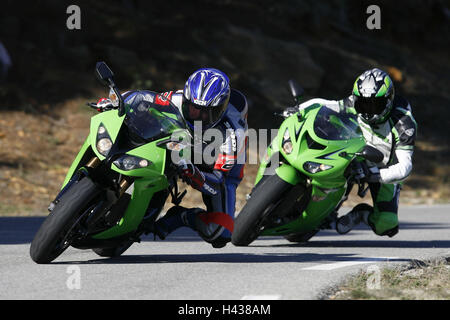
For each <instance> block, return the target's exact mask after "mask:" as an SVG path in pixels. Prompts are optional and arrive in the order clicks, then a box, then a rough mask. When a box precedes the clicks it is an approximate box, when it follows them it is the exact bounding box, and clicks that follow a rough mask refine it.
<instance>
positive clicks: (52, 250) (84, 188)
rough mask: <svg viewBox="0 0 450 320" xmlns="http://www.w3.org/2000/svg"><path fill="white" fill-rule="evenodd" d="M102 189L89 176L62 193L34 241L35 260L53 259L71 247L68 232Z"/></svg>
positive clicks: (31, 248) (32, 247) (32, 253)
mask: <svg viewBox="0 0 450 320" xmlns="http://www.w3.org/2000/svg"><path fill="white" fill-rule="evenodd" d="M99 192H100V190H99V189H98V188H97V186H96V185H95V183H94V182H92V181H91V179H89V178H87V177H86V178H83V179H81V180H80V181H78V182H76V183H75V184H74V185H73V186H72V187H70V189H69V190H67V191H66V192H65V193H64V194H63V195H62V197H61V198H60V200H59V202H58V204H57V205H56V206H55V208H54V209H53V211H52V212H51V213H50V214H49V215H48V216H47V218H46V219H45V220H44V222H43V223H42V225H41V227H40V228H39V230H38V232H37V233H36V235H35V236H34V239H33V241H32V242H31V246H30V256H31V259H33V261H34V262H36V263H40V264H41V263H50V262H51V261H53V260H54V259H56V258H57V257H58V256H59V255H60V254H61V253H63V252H64V250H65V249H67V247H68V245H67V243H66V241H65V240H67V239H66V237H67V235H68V234H69V233H70V231H71V230H72V228H73V227H74V225H76V224H77V222H78V220H79V218H80V216H81V215H82V214H83V212H84V211H86V210H87V209H88V208H89V206H90V205H91V204H92V200H94V198H95V197H96V196H97V195H98V194H99ZM69 245H70V243H69Z"/></svg>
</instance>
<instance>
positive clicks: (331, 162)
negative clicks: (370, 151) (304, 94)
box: [255, 104, 365, 236]
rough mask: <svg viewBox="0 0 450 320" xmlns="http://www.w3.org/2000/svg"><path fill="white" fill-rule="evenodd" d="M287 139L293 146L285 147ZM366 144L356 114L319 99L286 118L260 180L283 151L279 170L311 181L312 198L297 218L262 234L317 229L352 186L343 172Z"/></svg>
mask: <svg viewBox="0 0 450 320" xmlns="http://www.w3.org/2000/svg"><path fill="white" fill-rule="evenodd" d="M286 143H290V144H292V146H289V148H286V145H285V144H286ZM364 146H365V141H364V138H363V136H362V133H361V130H360V129H359V126H358V123H357V121H356V118H355V117H354V116H353V115H349V114H346V115H345V114H339V113H337V112H334V111H331V110H329V109H328V108H326V107H323V106H322V105H320V104H316V105H313V106H311V107H309V108H308V109H306V110H302V111H301V112H298V113H296V114H294V115H292V116H290V117H288V118H287V119H285V121H284V122H283V123H282V124H281V126H280V129H279V131H278V135H277V136H276V137H275V139H274V140H273V141H272V143H271V145H270V146H269V148H268V150H267V155H266V157H265V158H264V159H263V161H262V162H261V165H260V167H259V170H258V173H257V177H256V181H255V184H258V182H259V181H260V180H261V178H262V177H263V175H264V174H270V170H268V164H269V162H271V161H274V162H276V161H275V160H273V159H272V156H274V155H276V154H277V153H278V152H279V155H280V157H279V159H280V160H281V159H282V160H283V164H282V165H281V166H279V167H278V168H277V169H276V170H275V173H276V174H277V175H278V176H279V177H280V178H281V179H283V180H284V181H286V182H288V183H290V184H292V185H296V184H298V183H306V181H308V182H309V183H310V185H311V190H312V191H311V192H312V194H311V200H310V201H309V203H308V204H307V206H306V209H305V210H304V211H303V212H299V215H298V218H297V219H295V220H293V221H291V222H289V223H287V224H284V225H282V226H279V227H276V228H272V229H265V230H264V231H263V232H262V234H261V235H263V236H273V235H289V234H294V233H304V232H309V231H312V230H315V229H317V228H318V227H319V226H320V224H321V222H322V221H323V220H324V219H325V218H326V217H327V216H328V215H329V214H330V213H332V212H333V211H334V209H335V208H336V206H337V205H338V203H339V202H340V200H341V199H342V197H343V196H344V194H345V191H346V188H347V178H346V176H345V174H344V173H345V171H346V169H347V167H348V166H349V164H350V163H351V161H352V160H353V159H354V158H355V157H356V156H355V153H357V152H360V151H361V150H362V149H363V148H364ZM271 159H272V160H271ZM308 163H314V164H315V165H317V166H319V165H320V168H321V170H319V171H318V172H315V173H312V172H310V171H308V170H307V169H308ZM270 165H273V163H271V164H270ZM268 172H269V173H268Z"/></svg>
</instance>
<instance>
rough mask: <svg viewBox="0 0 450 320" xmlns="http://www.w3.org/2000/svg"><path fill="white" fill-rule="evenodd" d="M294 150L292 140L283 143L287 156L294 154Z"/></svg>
mask: <svg viewBox="0 0 450 320" xmlns="http://www.w3.org/2000/svg"><path fill="white" fill-rule="evenodd" d="M292 150H294V147H293V145H292V141H291V140H288V141H285V142H284V143H283V151H284V152H285V153H286V154H291V153H292Z"/></svg>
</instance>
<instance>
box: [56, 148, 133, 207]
mask: <svg viewBox="0 0 450 320" xmlns="http://www.w3.org/2000/svg"><path fill="white" fill-rule="evenodd" d="M100 164H101V160H100V159H99V158H98V157H93V158H92V159H91V160H90V161H88V162H87V163H86V165H85V166H84V167H81V168H80V169H78V171H76V172H75V174H74V175H73V176H72V177H71V178H70V180H69V181H68V182H67V183H66V184H65V186H64V187H63V188H62V189H61V191H60V192H59V193H58V195H57V196H56V197H55V199H54V200H53V201H52V202H51V203H50V205H49V206H48V211H49V212H52V211H53V209H54V208H55V206H56V204H58V202H59V200H60V199H61V197H62V196H63V194H64V193H65V192H66V191H67V190H69V189H70V188H71V187H72V185H73V184H74V183H76V182H77V181H80V179H81V178H83V177H85V176H88V175H89V171H91V170H94V169H96V168H97V167H98V166H99V165H100ZM130 185H131V179H130V178H128V177H124V178H122V179H121V180H120V181H119V182H118V183H117V187H116V190H117V192H116V196H117V198H120V197H121V196H122V195H123V194H124V193H125V191H126V190H127V189H128V187H129V186H130Z"/></svg>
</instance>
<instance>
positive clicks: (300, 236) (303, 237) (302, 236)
mask: <svg viewBox="0 0 450 320" xmlns="http://www.w3.org/2000/svg"><path fill="white" fill-rule="evenodd" d="M317 232H319V230H313V231H309V232H305V233H294V234H290V235H287V236H285V237H284V238H285V239H286V240H288V241H289V242H294V243H305V242H308V241H309V239H311V238H312V237H314V236H315V235H316V234H317Z"/></svg>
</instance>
